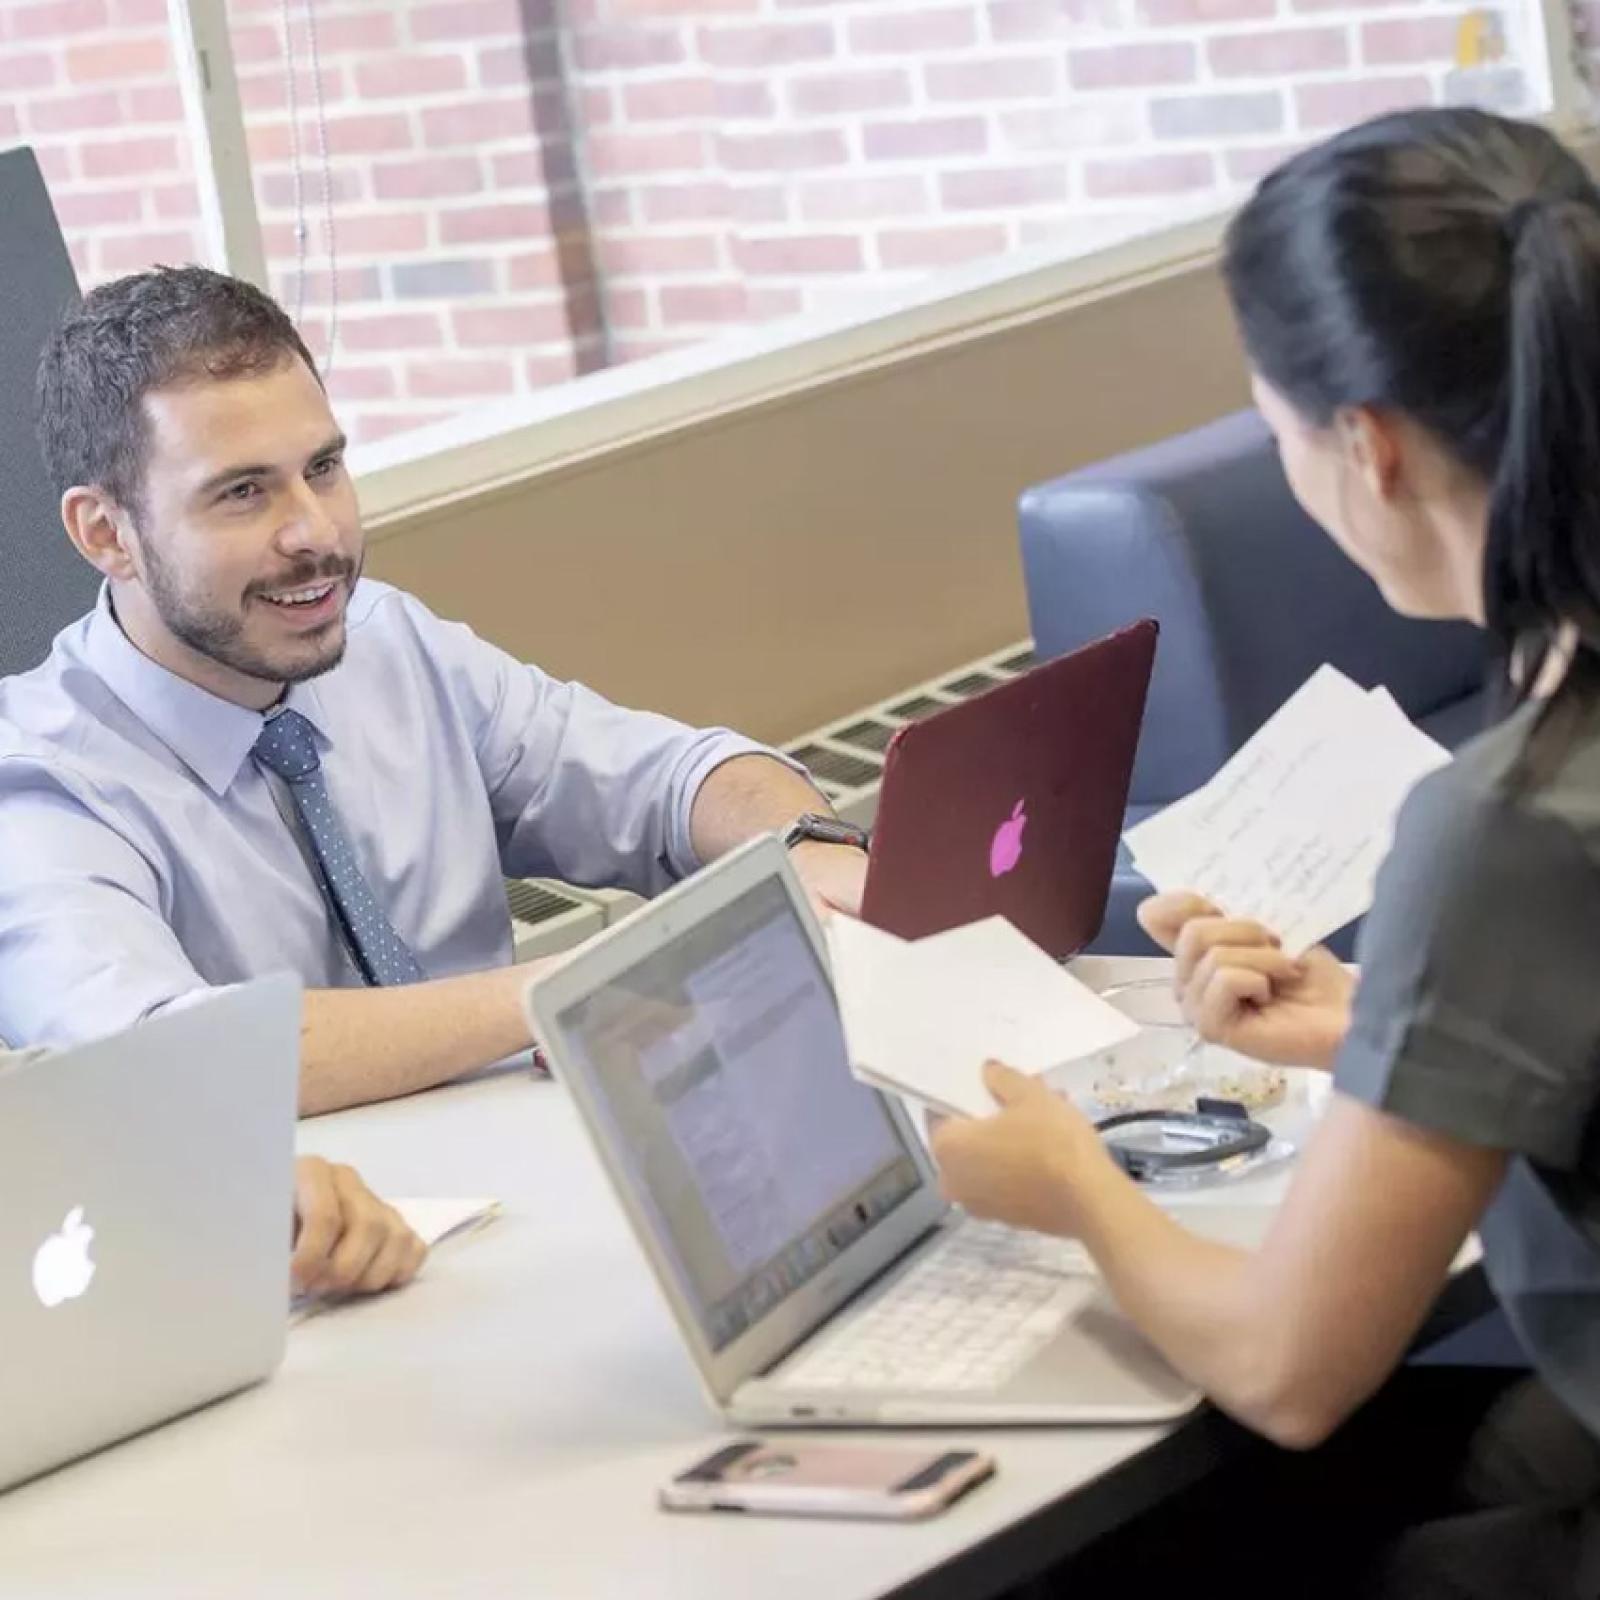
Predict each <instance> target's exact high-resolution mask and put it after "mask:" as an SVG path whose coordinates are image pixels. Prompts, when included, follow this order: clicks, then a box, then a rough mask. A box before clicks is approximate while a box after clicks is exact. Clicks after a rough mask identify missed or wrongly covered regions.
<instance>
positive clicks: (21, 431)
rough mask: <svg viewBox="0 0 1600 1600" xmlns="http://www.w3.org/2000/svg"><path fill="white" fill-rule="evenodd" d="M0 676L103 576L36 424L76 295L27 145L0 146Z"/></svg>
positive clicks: (89, 597)
mask: <svg viewBox="0 0 1600 1600" xmlns="http://www.w3.org/2000/svg"><path fill="white" fill-rule="evenodd" d="M0 217H4V218H5V224H4V226H3V227H0V676H5V675H8V674H10V673H13V672H24V671H26V670H27V669H28V668H29V667H34V666H37V665H38V664H39V663H40V662H41V661H42V660H44V658H45V656H46V655H48V654H49V651H50V641H51V640H52V639H53V638H54V637H55V635H56V634H57V633H59V632H60V630H61V629H62V628H64V627H66V625H67V624H68V623H69V622H71V621H72V620H73V619H74V618H75V617H80V616H82V615H83V613H84V612H86V611H87V610H89V608H90V607H91V606H92V605H93V604H94V597H95V592H96V590H97V589H98V587H99V583H100V579H99V575H98V574H97V573H96V572H95V570H94V568H93V567H91V566H90V565H89V564H88V562H86V561H85V560H84V559H83V558H82V557H81V556H80V555H79V554H78V552H77V551H76V550H74V549H73V547H72V543H71V541H70V540H69V539H68V538H67V536H66V533H65V532H64V531H63V529H62V527H61V517H60V514H59V512H58V511H57V507H56V494H55V490H54V489H53V488H51V486H50V482H49V479H48V478H47V477H46V476H45V470H44V461H43V459H42V458H41V457H40V454H39V443H38V439H37V437H36V435H35V433H34V425H33V388H34V374H35V372H36V370H37V368H38V365H39V352H40V351H41V350H42V349H43V348H44V344H45V340H46V339H47V338H49V336H50V333H51V331H52V329H53V328H54V327H55V325H56V323H57V321H58V320H59V319H60V317H61V314H62V312H63V311H64V310H65V309H66V308H67V307H68V306H69V305H71V304H72V303H73V302H74V301H75V300H77V298H78V280H77V278H76V276H75V275H74V273H73V270H72V258H71V257H70V256H69V255H68V254H67V245H66V241H65V240H64V239H63V238H62V237H61V227H60V225H59V224H58V223H57V221H56V214H55V211H54V209H53V208H52V207H51V204H50V196H49V194H48V193H47V192H46V191H45V186H44V177H43V175H42V174H41V173H40V171H39V163H38V162H37V161H36V160H35V159H34V155H33V152H32V151H31V150H28V149H18V150H6V151H0Z"/></svg>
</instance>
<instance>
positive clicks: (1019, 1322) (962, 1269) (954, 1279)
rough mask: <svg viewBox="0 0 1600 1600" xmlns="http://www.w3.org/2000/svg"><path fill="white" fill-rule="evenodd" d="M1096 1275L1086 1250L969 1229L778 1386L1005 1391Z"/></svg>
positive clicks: (793, 1367) (804, 1357)
mask: <svg viewBox="0 0 1600 1600" xmlns="http://www.w3.org/2000/svg"><path fill="white" fill-rule="evenodd" d="M1094 1271H1095V1267H1094V1263H1093V1261H1091V1260H1090V1258H1089V1254H1088V1252H1087V1251H1086V1250H1085V1249H1084V1248H1083V1246H1082V1245H1080V1244H1078V1243H1076V1242H1075V1241H1073V1240H1070V1239H1055V1238H1051V1237H1049V1236H1047V1235H1044V1234H1037V1233H1025V1232H1021V1231H1019V1230H1017V1229H1015V1228H1007V1227H1003V1226H1001V1225H1000V1224H999V1223H992V1222H966V1223H963V1224H962V1225H961V1226H960V1227H958V1228H955V1229H953V1230H951V1231H950V1232H949V1233H948V1234H947V1235H946V1237H945V1238H944V1239H943V1240H942V1241H941V1242H939V1243H937V1244H935V1245H933V1246H932V1247H931V1248H929V1249H928V1250H926V1251H924V1252H923V1256H922V1259H921V1260H920V1261H918V1262H917V1263H916V1264H915V1265H914V1266H913V1267H912V1268H911V1270H910V1271H909V1272H907V1273H906V1274H905V1276H904V1277H902V1278H901V1279H900V1280H899V1281H898V1282H897V1283H896V1284H895V1285H894V1287H893V1288H891V1289H890V1290H889V1291H888V1292H887V1293H886V1294H883V1295H880V1296H879V1297H878V1299H876V1300H875V1301H873V1302H872V1303H871V1304H870V1305H869V1306H867V1307H865V1308H864V1309H863V1310H861V1311H859V1312H856V1313H855V1314H854V1315H849V1316H846V1317H845V1318H843V1319H841V1321H840V1322H839V1324H838V1325H837V1326H836V1327H835V1328H832V1329H829V1330H828V1331H827V1332H826V1333H824V1334H822V1335H821V1336H820V1337H819V1338H817V1339H815V1340H813V1341H812V1343H811V1344H810V1345H809V1346H808V1347H807V1348H806V1350H805V1351H804V1352H803V1353H802V1354H801V1355H799V1356H797V1357H796V1358H795V1359H794V1360H793V1361H791V1362H790V1363H789V1364H788V1365H787V1366H786V1367H785V1368H784V1369H783V1371H782V1372H780V1373H778V1374H777V1375H776V1376H775V1378H774V1379H773V1382H774V1383H775V1384H776V1386H777V1387H778V1388H780V1389H885V1390H897V1389H900V1390H928V1389H997V1388H999V1387H1000V1386H1001V1385H1002V1384H1004V1383H1005V1382H1006V1381H1007V1379H1009V1378H1010V1377H1011V1376H1012V1375H1013V1374H1014V1373H1015V1372H1017V1371H1018V1370H1020V1369H1021V1368H1022V1367H1023V1366H1024V1365H1025V1364H1026V1363H1027V1362H1028V1361H1029V1360H1030V1359H1031V1358H1032V1357H1033V1356H1034V1355H1036V1354H1037V1353H1038V1351H1039V1350H1040V1349H1042V1348H1043V1347H1044V1346H1045V1345H1046V1344H1048V1343H1049V1342H1050V1340H1051V1339H1052V1338H1054V1336H1055V1334H1056V1331H1057V1329H1058V1328H1059V1327H1060V1326H1061V1323H1062V1320H1063V1319H1064V1318H1065V1316H1066V1314H1067V1312H1068V1310H1069V1309H1070V1308H1071V1306H1072V1304H1073V1303H1074V1302H1075V1301H1076V1300H1077V1298H1078V1296H1077V1293H1076V1291H1075V1289H1074V1286H1073V1284H1072V1281H1071V1280H1073V1279H1075V1278H1076V1279H1081V1278H1083V1277H1084V1276H1085V1275H1086V1274H1091V1273H1093V1272H1094Z"/></svg>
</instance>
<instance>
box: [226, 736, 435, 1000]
mask: <svg viewBox="0 0 1600 1600" xmlns="http://www.w3.org/2000/svg"><path fill="white" fill-rule="evenodd" d="M252 753H253V754H254V756H255V758H256V760H257V761H259V762H260V763H261V765H262V766H264V767H266V768H268V769H269V770H270V771H272V772H275V773H277V774H278V776H279V777H280V778H282V779H283V780H284V781H285V782H286V783H287V784H288V785H289V792H290V793H291V794H292V795H293V796H294V806H295V811H296V812H297V813H298V814H299V817H300V825H301V827H302V828H304V829H305V833H306V838H307V840H308V841H309V843H310V845H311V853H312V854H313V855H314V856H315V857H316V858H317V865H318V866H319V867H320V868H321V869H322V874H321V875H322V892H323V895H324V897H325V898H326V899H327V901H328V902H329V904H330V905H331V906H332V907H333V910H334V914H335V915H336V916H337V917H338V919H339V921H340V923H341V924H342V925H343V927H344V931H345V933H346V934H347V935H348V937H349V940H350V947H351V950H352V952H353V953H354V955H355V958H356V964H357V965H358V966H359V967H360V968H361V975H362V977H364V978H365V979H366V980H367V982H368V983H373V984H390V983H420V982H421V981H422V980H423V979H424V978H426V977H427V974H426V973H425V972H424V971H423V970H422V968H421V967H420V966H418V965H417V958H416V957H415V956H414V955H412V953H411V951H410V949H409V948H408V947H407V945H406V943H405V941H404V940H403V939H401V937H400V935H399V934H397V933H396V932H395V931H394V929H393V927H391V926H390V923H389V919H388V918H387V917H386V916H385V915H384V914H383V908H382V907H381V906H380V905H379V904H378V902H377V900H376V899H375V898H374V896H373V893H372V890H371V888H370V887H369V886H368V883H367V880H366V879H365V878H364V877H363V876H362V873H361V868H360V867H358V866H357V865H356V858H355V854H354V852H353V851H352V850H351V848H350V840H349V838H348V837H347V836H346V834H345V831H344V828H343V827H342V826H341V825H340V822H339V818H338V816H337V815H336V814H335V812H334V809H333V805H332V803H331V802H330V801H329V799H328V786H327V784H326V783H325V782H324V781H323V778H322V761H321V758H320V757H319V756H318V755H317V747H316V743H315V742H314V740H313V739H312V736H311V724H310V723H309V722H307V721H306V719H305V718H304V717H302V716H301V715H300V713H299V712H298V711H280V712H278V713H277V714H276V715H275V716H272V717H269V718H268V719H267V723H266V726H265V727H264V728H262V730H261V735H260V737H259V738H258V739H257V740H256V742H255V748H254V751H253V752H252Z"/></svg>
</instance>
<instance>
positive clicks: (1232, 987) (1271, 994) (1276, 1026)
mask: <svg viewBox="0 0 1600 1600" xmlns="http://www.w3.org/2000/svg"><path fill="white" fill-rule="evenodd" d="M1139 924H1140V926H1141V927H1142V928H1143V929H1144V931H1145V932H1146V933H1148V934H1149V935H1150V937H1151V938H1152V939H1154V940H1155V942H1156V943H1157V944H1158V945H1160V946H1161V947H1162V949H1164V950H1170V951H1171V952H1172V954H1173V956H1174V958H1175V963H1176V964H1175V968H1174V973H1173V984H1174V987H1175V988H1176V989H1177V992H1178V996H1179V999H1180V1000H1181V1001H1182V1003H1183V1014H1184V1016H1185V1017H1187V1018H1188V1020H1189V1021H1190V1022H1191V1023H1193V1024H1194V1027H1195V1031H1196V1032H1197V1033H1199V1035H1200V1037H1201V1038H1202V1039H1206V1040H1209V1041H1210V1042H1211V1043H1213V1044H1220V1045H1225V1046H1226V1047H1227V1048H1228V1049H1230V1050H1237V1051H1239V1052H1240V1054H1242V1055H1247V1056H1254V1057H1255V1058H1256V1060H1258V1061H1271V1062H1276V1063H1278V1064H1279V1065H1282V1066H1289V1067H1331V1066H1332V1065H1333V1062H1334V1057H1335V1056H1337V1055H1338V1053H1339V1047H1340V1045H1341V1044H1343V1042H1344V1036H1345V1034H1346V1032H1347V1031H1348V1030H1349V1027H1350V1005H1351V1001H1352V1000H1353V998H1354V996H1355V989H1356V980H1355V979H1354V978H1353V977H1352V976H1351V975H1350V973H1349V972H1347V971H1346V970H1345V968H1344V967H1343V965H1341V963H1340V962H1339V960H1338V958H1337V957H1336V956H1335V955H1333V953H1332V952H1331V951H1329V950H1326V949H1324V948H1323V947H1322V946H1321V945H1318V946H1317V947H1316V948H1315V949H1313V950H1308V951H1307V952H1306V953H1305V954H1304V955H1303V956H1301V957H1299V958H1298V959H1296V958H1295V957H1293V956H1288V955H1285V954H1284V952H1283V949H1282V946H1281V943H1280V941H1279V940H1278V938H1277V936H1276V935H1275V934H1274V933H1272V932H1271V931H1270V930H1269V929H1267V928H1263V927H1262V926H1261V924H1260V923H1258V922H1248V921H1244V920H1242V919H1240V918H1237V917H1225V916H1223V915H1222V914H1221V912H1219V911H1218V910H1217V908H1216V907H1215V906H1213V905H1212V904H1211V903H1210V902H1209V901H1206V900H1203V899H1201V898H1200V897H1199V896H1198V895H1193V894H1184V893H1174V894H1158V895H1152V896H1151V898H1150V899H1148V900H1146V901H1145V902H1144V904H1143V905H1141V906H1140V907H1139Z"/></svg>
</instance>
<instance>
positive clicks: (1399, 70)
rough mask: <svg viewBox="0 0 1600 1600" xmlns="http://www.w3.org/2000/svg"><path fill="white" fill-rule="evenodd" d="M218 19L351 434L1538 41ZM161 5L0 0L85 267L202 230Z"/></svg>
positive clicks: (820, 298) (1173, 8) (915, 267)
mask: <svg viewBox="0 0 1600 1600" xmlns="http://www.w3.org/2000/svg"><path fill="white" fill-rule="evenodd" d="M185 3H186V4H187V5H188V7H189V8H190V10H191V12H193V11H197V10H200V9H205V8H220V7H221V4H222V0H185ZM226 22H227V28H226V33H225V35H223V36H224V37H226V39H227V40H228V41H229V45H230V46H231V56H232V62H233V66H234V70H235V74H236V79H237V86H238V104H237V108H236V109H235V111H234V113H233V114H234V115H235V116H237V117H239V118H242V124H243V128H244V131H245V133H246V135H247V138H248V149H249V158H250V172H251V184H250V187H251V188H252V190H253V194H252V196H251V197H250V198H251V199H252V200H253V205H254V211H255V213H256V215H257V217H258V218H259V224H260V231H261V238H262V242H263V245H264V249H265V259H266V262H267V268H268V276H269V279H270V283H271V286H272V288H273V289H274V291H275V292H276V293H277V295H278V296H279V298H280V299H281V300H282V301H283V303H284V304H285V305H286V306H288V307H289V308H290V309H291V311H293V312H294V313H295V314H296V316H297V317H298V318H299V319H300V321H301V323H302V326H303V328H304V330H305V333H306V336H307V340H308V343H309V344H310V345H311V347H312V349H313V351H314V352H315V353H316V354H317V355H318V357H319V359H321V360H322V361H323V362H324V363H325V365H326V367H327V369H328V373H329V382H330V387H331V389H332V391H333V394H334V396H335V399H336V400H337V402H338V403H339V406H340V410H341V415H342V416H343V417H344V418H345V420H346V423H347V426H349V428H350V430H351V432H352V434H353V436H354V437H355V438H356V439H357V440H358V441H362V440H366V441H372V440H377V439H381V438H383V437H385V436H389V435H394V434H403V433H405V432H407V431H409V430H412V429H415V428H418V427H421V426H424V425H426V424H428V423H430V422H434V421H437V420H440V419H444V418H449V417H452V416H455V415H458V414H460V413H463V412H468V411H485V412H486V414H488V415H490V416H492V415H494V414H495V413H496V412H497V411H505V410H507V408H514V407H515V406H516V405H517V404H518V403H519V402H521V401H524V400H525V399H526V397H528V396H531V395H535V394H537V393H538V392H539V391H542V390H545V389H548V388H550V387H552V386H555V385H560V384H565V383H567V382H569V381H570V380H572V379H574V378H576V377H580V376H582V375H584V374H588V373H592V372H595V371H597V370H599V369H602V368H606V367H613V366H617V365H620V364H624V363H629V362H634V361H638V360H641V359H644V358H647V357H650V356H652V355H656V354H658V353H660V352H663V351H668V350H673V349H677V348H681V347H684V346H688V345H694V344H699V343H703V342H705V341H708V340H711V339H714V338H716V337H717V336H718V335H720V334H723V333H725V332H727V331H728V330H730V329H736V328H741V327H748V326H750V325H753V324H760V323H767V322H771V321H773V320H775V319H780V318H784V317H788V316H791V315H797V314H803V313H816V312H835V311H840V310H846V309H848V308H850V307H852V306H856V305H860V304H862V303H863V301H864V300H865V299H866V298H867V297H869V296H874V295H881V294H882V293H883V292H884V291H886V290H890V291H892V290H895V289H896V288H899V287H901V286H905V285H913V284H917V283H919V282H920V281H923V280H925V279H926V278H927V277H928V275H930V274H934V273H938V272H940V271H941V270H943V269H946V268H948V267H951V266H956V265H961V264H964V263H970V262H975V261H995V262H1003V261H1014V260H1018V259H1026V258H1029V257H1030V253H1031V254H1032V255H1033V256H1037V254H1038V253H1039V252H1054V253H1056V254H1063V253H1084V252H1089V251H1093V250H1094V249H1096V248H1097V247H1099V246H1101V245H1104V244H1105V243H1107V242H1108V241H1110V240H1114V239H1118V238H1123V237H1127V236H1129V235H1133V234H1138V233H1142V232H1148V231H1150V230H1153V229H1157V228H1160V227H1162V226H1164V225H1166V224H1169V223H1171V222H1173V221H1175V220H1179V219H1181V218H1183V217H1185V216H1187V215H1191V214H1196V213H1200V212H1205V211H1212V210H1216V209H1217V208H1219V207H1221V206H1224V205H1226V204H1227V203H1228V202H1229V201H1230V200H1233V199H1235V198H1237V196H1238V195H1239V194H1241V193H1242V192H1243V190H1244V189H1245V188H1246V187H1247V186H1248V185H1249V184H1251V183H1252V182H1254V180H1255V179H1256V178H1257V177H1259V176H1260V174H1261V173H1262V172H1263V171H1264V170H1266V169H1267V168H1268V167H1270V166H1272V165H1273V164H1275V163H1276V162H1277V161H1279V160H1280V159H1282V158H1283V157H1284V156H1285V155H1286V154H1288V153H1289V152H1290V151H1292V150H1293V149H1295V148H1297V147H1298V146H1300V145H1302V144H1304V143H1306V142H1308V141H1310V140H1312V139H1315V138H1317V137H1319V136H1321V135H1323V134H1325V133H1326V132H1328V131H1330V130H1332V129H1334V128H1336V127H1338V126H1341V125H1343V124H1347V123H1350V122H1352V121H1356V120H1358V119H1360V118H1362V117H1365V116H1367V115H1370V114H1372V113H1375V112H1377V111H1380V110H1383V109H1387V108H1392V107H1398V106H1405V105H1413V104H1425V103H1441V102H1461V101H1472V102H1478V103H1485V104H1489V105H1492V106H1495V107H1497V108H1500V109H1504V110H1509V111H1513V112H1524V113H1530V112H1537V111H1544V110H1547V109H1550V107H1551V105H1552V101H1553V98H1554V96H1555V95H1556V93H1557V92H1558V91H1559V89H1560V87H1561V82H1562V73H1561V71H1560V70H1559V69H1560V68H1561V63H1562V61H1563V60H1564V59H1565V55H1566V53H1567V52H1568V50H1569V47H1570V44H1569V41H1567V40H1566V38H1565V36H1562V37H1559V38H1557V35H1556V34H1551V37H1552V38H1556V39H1557V42H1556V44H1555V45H1554V46H1551V45H1550V44H1547V42H1546V36H1547V31H1548V29H1549V27H1550V26H1551V24H1550V23H1549V21H1548V19H1547V17H1546V13H1545V11H1544V10H1543V9H1542V8H1541V0H1495V3H1494V4H1492V5H1486V6H1481V7H1470V6H1462V5H1450V4H1441V3H1440V0H229V3H228V4H227V6H226ZM1557 23H1558V28H1557V32H1558V33H1559V24H1560V19H1557ZM168 29H169V25H168V22H167V20H166V5H165V0H0V49H3V54H0V88H4V89H5V91H6V101H5V103H4V104H0V137H6V138H21V139H23V140H25V141H26V142H28V143H31V144H33V145H35V147H36V148H37V149H38V151H39V156H40V160H41V162H42V163H43V164H44V167H45V171H46V176H47V179H48V181H49V184H50V187H51V191H52V194H53V195H54V197H55V199H56V202H57V206H58V209H59V211H60V214H61V219H62V223H63V226H64V227H65V229H66V231H67V234H68V238H69V241H70V243H71V245H72V249H73V255H74V260H75V261H76V262H77V263H78V268H79V272H80V274H81V275H82V277H83V279H84V281H85V283H90V282H94V281H98V280H99V279H102V278H105V277H107V276H110V275H112V274H115V273H118V272H123V271H127V270H130V269H132V268H135V267H139V266H142V265H145V264H146V263H148V262H150V261H154V260H177V259H193V258H197V257H199V256H200V254H201V250H202V243H201V237H200V233H199V230H198V226H197V222H196V217H197V213H198V200H197V195H198V193H199V187H198V186H199V183H200V181H201V180H200V179H198V178H197V176H196V174H195V173H194V172H193V171H192V170H191V169H190V166H189V161H190V154H189V151H190V144H189V141H188V140H187V139H186V137H185V131H184V130H185V124H184V115H183V106H182V102H181V97H180V94H179V89H178V83H177V79H176V72H177V66H178V61H177V55H176V54H175V52H176V51H177V50H178V49H179V48H180V47H179V46H178V45H176V44H175V43H174V42H173V40H171V39H169V37H168ZM1553 85H1554V87H1553ZM225 109H226V108H225ZM206 181H209V178H207V179H206Z"/></svg>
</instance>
